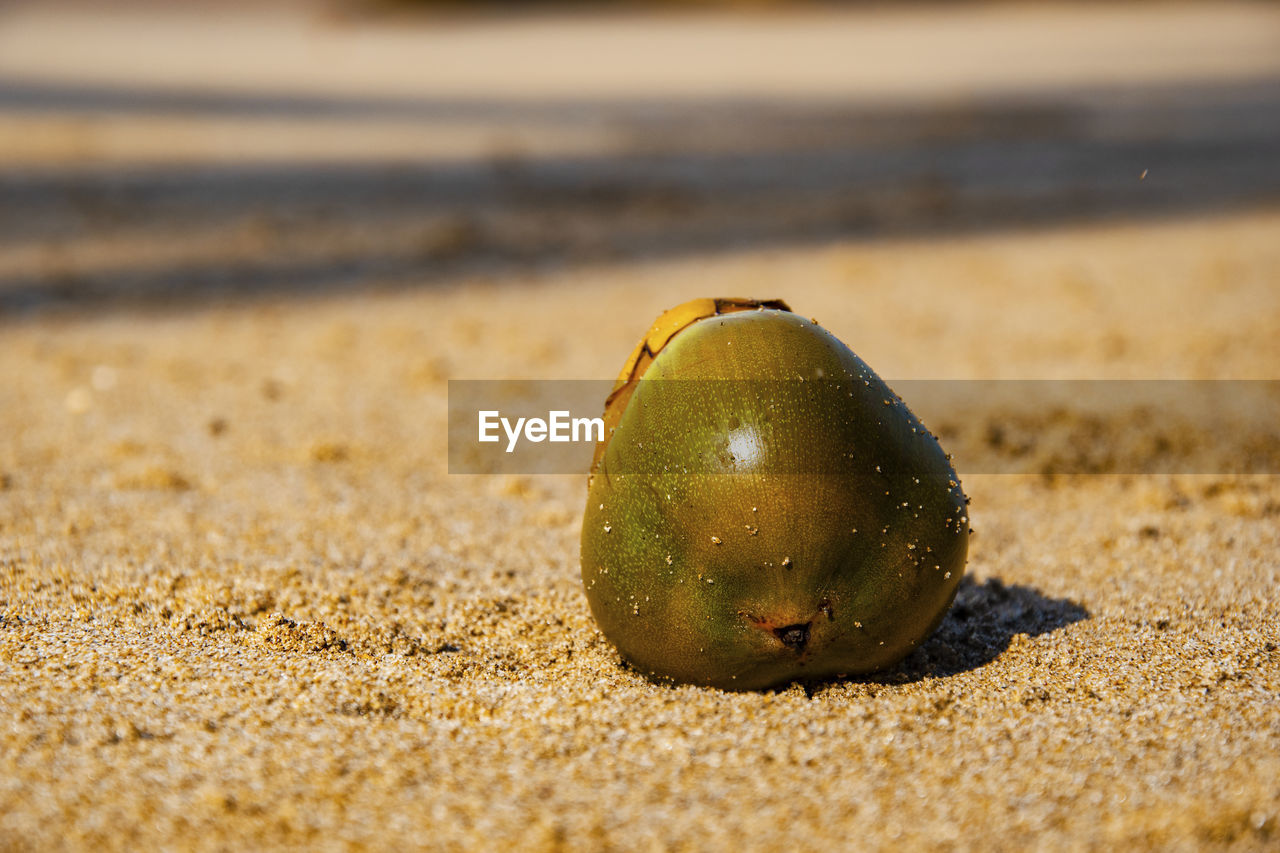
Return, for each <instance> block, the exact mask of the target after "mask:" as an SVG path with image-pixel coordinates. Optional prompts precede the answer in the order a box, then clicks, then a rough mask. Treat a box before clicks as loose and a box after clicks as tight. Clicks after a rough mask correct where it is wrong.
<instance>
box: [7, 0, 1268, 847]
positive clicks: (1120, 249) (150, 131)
mask: <svg viewBox="0 0 1280 853" xmlns="http://www.w3.org/2000/svg"><path fill="white" fill-rule="evenodd" d="M1277 48H1280V9H1278V8H1277V7H1275V6H1271V5H1265V4H1259V5H1251V4H1225V3H1224V4H1177V5H1164V4H1145V3H1144V4H1138V5H1133V6H1129V5H1105V6H1104V5H1084V6H1068V5H1055V6H1046V7H1030V6H1025V7H1024V6H1017V5H992V6H977V7H972V6H966V5H960V6H948V7H912V8H909V9H902V10H896V11H895V10H890V9H885V8H883V7H877V8H874V9H851V10H847V11H832V10H814V9H805V10H795V11H787V12H783V11H771V12H768V13H755V14H744V13H739V14H732V15H725V14H713V13H708V12H695V13H682V14H664V15H657V14H654V13H640V12H628V13H625V14H615V15H611V16H608V17H600V16H596V17H583V16H581V15H568V14H565V13H551V14H548V15H524V16H520V17H516V18H510V17H502V16H485V17H481V18H473V17H468V16H465V15H462V16H449V17H446V18H426V19H412V18H405V17H400V16H393V17H377V16H375V17H369V18H365V17H355V18H351V17H340V16H334V15H333V14H331V13H330V12H327V11H324V10H316V9H313V8H311V7H309V6H306V5H281V6H278V7H277V6H270V7H268V8H267V9H265V10H261V9H259V10H253V9H246V8H227V9H220V10H218V9H214V10H210V9H202V10H196V9H186V10H185V11H184V10H164V9H161V8H149V9H138V10H132V11H130V10H118V11H113V12H112V13H110V14H106V13H103V12H99V11H94V10H91V9H88V8H86V7H79V8H77V7H69V6H52V7H51V6H40V5H30V4H18V5H14V6H10V7H5V8H2V9H0V376H3V381H0V721H3V723H2V725H0V847H5V848H13V849H28V848H29V849H47V848H51V847H58V846H66V847H73V848H83V847H89V846H99V847H101V846H106V847H111V848H123V847H155V846H164V847H171V848H177V849H183V848H193V849H206V848H211V849H221V848H226V847H232V846H238V847H261V846H277V845H279V846H286V845H287V846H297V847H302V846H306V847H326V848H327V847H342V846H364V847H379V848H385V847H393V846H408V845H417V846H429V847H440V848H445V849H461V848H475V849H506V848H509V847H519V848H521V849H555V848H563V847H574V848H586V849H672V848H674V849H723V848H726V847H729V846H734V847H742V848H747V849H767V848H771V849H778V848H783V847H796V846H799V847H805V848H817V849H827V848H834V849H840V848H843V847H847V846H852V845H858V846H862V847H870V848H890V847H892V848H903V847H920V848H927V849H941V848H968V849H1000V848H1025V847H1027V846H1031V845H1035V846H1041V847H1051V848H1073V849H1074V848H1083V847H1102V846H1116V845H1122V844H1123V845H1126V846H1136V847H1144V848H1160V849H1171V848H1197V849H1198V848H1202V847H1213V848H1218V847H1233V848H1241V849H1250V848H1262V847H1265V846H1267V845H1268V844H1272V845H1273V844H1275V842H1276V839H1277V837H1280V788H1277V786H1276V784H1275V781H1274V780H1276V779H1277V778H1280V698H1278V697H1280V692H1278V691H1280V652H1278V651H1277V644H1280V628H1277V616H1278V615H1280V613H1278V608H1277V602H1276V589H1277V582H1278V580H1280V567H1278V565H1277V559H1276V554H1277V546H1278V545H1280V525H1277V519H1278V518H1280V484H1278V483H1277V482H1276V479H1275V478H1274V477H1267V476H1252V477H1250V476H1216V475H1211V474H1204V475H1196V476H1191V475H1184V476H1163V475H1162V476H1134V475H1121V474H1106V473H1104V474H1100V475H1091V476H1062V475H1059V476H1051V475H1050V476H1018V477H1014V476H974V477H968V478H966V480H965V487H966V490H967V491H968V493H969V494H970V495H971V497H972V498H973V504H972V513H973V519H974V527H975V529H976V531H977V535H976V537H975V539H974V540H973V544H972V550H971V557H970V563H969V575H970V578H971V580H970V581H969V582H967V583H966V586H965V587H964V588H963V589H962V592H961V595H960V599H959V601H958V604H957V606H956V607H955V608H954V609H953V611H952V613H951V615H950V616H949V617H948V619H947V621H946V622H945V623H944V625H943V627H942V629H941V630H940V632H939V634H938V635H937V636H936V637H935V638H934V639H932V640H931V641H929V642H928V643H927V644H926V645H925V646H924V647H923V648H922V649H920V650H919V651H917V652H916V653H915V654H914V655H913V656H912V657H911V658H910V659H909V660H908V661H907V662H906V663H905V664H903V665H902V666H901V667H899V668H898V669H896V670H894V671H892V672H890V673H886V674H885V675H884V676H883V677H880V678H876V679H870V680H866V681H851V682H845V681H842V682H834V683H829V684H820V685H808V686H793V687H791V688H789V689H786V690H782V691H777V692H770V693H748V694H741V695H738V694H725V693H720V692H717V691H710V690H701V689H695V688H688V687H682V688H668V687H660V686H655V685H652V684H650V683H648V682H646V681H645V680H643V679H642V678H640V677H639V676H638V675H636V674H635V673H633V672H631V671H629V670H628V669H627V668H626V667H624V666H623V665H622V664H621V663H620V661H619V659H618V657H617V655H616V653H615V652H614V651H613V649H612V647H611V646H610V645H609V644H608V643H607V641H605V640H604V639H603V637H602V636H601V635H600V633H599V632H598V630H597V629H596V627H595V625H594V623H593V622H592V620H591V617H590V614H589V612H588V610H587V607H586V602H585V600H584V598H583V596H582V594H581V592H580V585H579V581H578V567H577V535H578V527H577V525H578V523H579V519H580V514H581V508H582V507H581V504H582V501H583V498H584V489H585V476H582V477H508V478H486V477H457V476H454V477H450V476H449V475H448V474H447V473H446V467H445V447H444V437H445V415H446V402H447V388H446V380H447V379H448V378H457V377H466V378H498V377H512V376H516V377H538V378H610V377H611V376H612V375H613V374H614V373H615V372H616V370H617V369H618V367H619V366H620V364H621V363H622V361H623V359H624V358H625V357H626V355H627V354H628V353H629V352H630V350H631V347H632V346H633V345H634V343H635V341H636V339H637V338H638V336H639V335H640V334H641V333H642V332H643V330H644V329H645V328H646V327H647V324H648V323H649V321H650V320H651V318H652V317H653V316H656V314H657V313H659V312H660V311H661V310H663V309H664V308H667V307H670V306H672V305H674V304H677V303H679V302H681V301H684V300H686V299H688V298H691V297H695V296H705V295H753V296H760V297H783V298H785V299H787V300H788V301H789V302H790V304H791V305H792V306H793V307H794V308H795V309H796V310H797V311H799V312H801V313H803V314H805V315H810V316H814V317H816V318H818V319H819V320H820V321H821V322H822V324H823V325H824V326H825V327H826V328H828V329H830V330H831V331H832V332H834V333H835V334H836V335H837V336H839V337H840V338H842V339H843V340H845V341H846V342H847V343H848V344H849V345H850V346H851V347H852V348H853V349H854V350H855V351H856V352H858V354H859V355H860V356H862V357H863V358H864V359H865V360H866V361H867V362H868V363H870V364H871V365H872V366H873V367H874V368H875V369H876V370H877V371H878V372H880V374H881V375H883V376H885V377H886V378H888V379H890V380H891V381H892V380H893V379H895V378H897V379H903V378H1129V379H1133V378H1139V379H1146V378H1200V379H1222V378H1236V379H1240V378H1255V379H1276V378H1278V377H1277V376H1276V365H1277V364H1280V240H1277V234H1280V159H1277V158H1276V156H1275V154H1276V140H1277V138H1280V137H1278V136H1277V132H1278V131H1280V86H1277V80H1278V78H1280V49H1277ZM1144 172H1145V173H1146V176H1145V177H1142V175H1143V173H1144ZM907 402H908V403H910V400H908V401H907ZM1098 440H1100V441H1106V440H1107V436H1105V435H1104V436H1100V437H1099V439H1098ZM959 463H960V464H961V467H963V460H959Z"/></svg>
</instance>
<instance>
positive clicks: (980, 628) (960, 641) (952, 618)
mask: <svg viewBox="0 0 1280 853" xmlns="http://www.w3.org/2000/svg"><path fill="white" fill-rule="evenodd" d="M1088 618H1089V611H1088V610H1086V609H1085V608H1084V607H1083V606H1081V605H1080V604H1077V603H1076V602H1074V601H1071V600H1069V599H1065V598H1049V597H1048V596H1045V595H1042V594H1040V593H1039V592H1038V591H1037V590H1036V589H1034V588H1033V587H1029V586H1021V585H1018V584H1013V585H1006V584H1005V583H1004V582H1003V581H1001V580H1000V579H999V578H989V579H987V580H986V581H983V582H982V583H976V582H975V581H973V579H971V578H968V577H966V578H964V579H963V580H962V581H961V582H960V589H959V591H958V592H957V593H956V600H955V603H954V604H952V605H951V610H950V611H948V613H947V616H946V618H945V619H944V620H943V621H942V625H941V626H939V627H938V630H937V631H935V632H934V634H933V636H932V637H930V638H929V639H928V640H926V641H925V642H924V644H923V645H921V646H920V647H919V648H918V649H916V650H915V651H914V652H912V653H911V654H910V655H909V656H908V657H907V659H906V660H904V661H903V662H902V663H900V664H898V665H897V666H896V667H894V668H893V669H891V670H888V671H887V672H883V673H880V674H878V675H876V676H872V677H869V678H867V679H866V680H867V681H871V682H875V683H880V684H903V683H906V682H911V681H920V680H922V679H924V678H945V677H947V676H951V675H959V674H960V673H963V672H969V671H971V670H975V669H978V668H979V667H982V666H985V665H986V664H988V663H990V662H991V661H993V660H995V659H996V658H997V657H999V656H1000V655H1001V654H1003V653H1004V651H1005V649H1007V648H1008V647H1009V643H1010V641H1011V640H1012V639H1013V638H1014V636H1016V635H1018V634H1026V635H1027V636H1029V637H1038V636H1040V635H1041V634H1047V633H1049V632H1051V631H1056V630H1057V629H1059V628H1064V627H1066V626H1067V625H1071V624H1073V623H1076V622H1080V621H1082V620H1084V619H1088Z"/></svg>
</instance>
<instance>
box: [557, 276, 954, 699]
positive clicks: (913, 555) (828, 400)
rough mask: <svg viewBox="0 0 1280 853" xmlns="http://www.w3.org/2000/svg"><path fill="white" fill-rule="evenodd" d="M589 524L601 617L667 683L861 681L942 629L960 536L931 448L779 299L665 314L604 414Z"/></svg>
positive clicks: (586, 558)
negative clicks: (842, 678)
mask: <svg viewBox="0 0 1280 853" xmlns="http://www.w3.org/2000/svg"><path fill="white" fill-rule="evenodd" d="M605 421H606V425H607V432H606V435H605V438H604V440H603V441H601V442H600V443H599V445H598V446H597V448H596V458H595V461H594V463H593V466H592V474H591V478H590V483H589V486H588V495H587V508H586V513H585V515H584V517H583V524H582V580H583V585H584V588H585V590H586V595H587V599H588V601H589V602H590V605H591V612H592V613H593V615H594V616H595V618H596V621H597V622H598V623H599V625H600V628H601V629H602V630H603V631H604V634H605V636H607V637H608V638H609V639H610V640H611V641H612V642H613V643H614V644H615V645H616V646H617V648H618V651H619V652H620V653H621V654H622V656H623V657H624V658H625V659H626V660H627V661H628V662H630V663H631V664H632V665H633V666H634V667H635V668H636V669H638V670H639V671H640V672H642V673H644V674H646V675H648V676H650V677H652V678H654V679H658V680H665V681H672V682H683V683H692V684H699V685H707V686H714V687H720V688H725V689H756V688H765V687H771V686H775V685H780V684H785V683H787V682H789V681H793V680H798V679H805V680H809V679H822V678H829V677H833V676H838V675H852V674H860V673H869V672H873V671H875V670H880V669H884V668H886V667H889V666H891V665H893V664H894V663H896V662H898V661H900V660H901V659H902V658H903V657H904V656H906V655H907V654H908V653H909V652H910V651H911V650H912V649H913V648H915V647H916V646H917V645H918V644H919V643H920V642H921V641H923V640H924V639H925V638H926V637H928V636H929V634H930V633H932V632H933V630H934V629H935V628H936V627H937V625H938V623H939V622H941V620H942V617H943V616H944V614H945V613H946V610H947V608H948V607H949V606H950V603H951V601H952V599H953V598H954V597H955V593H956V589H957V586H958V585H959V583H960V578H961V575H962V574H963V572H964V564H965V556H966V552H967V549H968V537H969V524H968V511H967V508H966V503H967V501H966V499H965V496H964V493H963V491H962V490H961V487H960V483H959V479H958V478H957V476H956V474H955V471H954V470H953V468H952V466H951V463H950V461H949V460H948V458H947V455H946V454H945V453H944V452H943V450H942V448H941V447H940V446H939V445H938V442H937V439H936V438H935V437H934V436H933V435H932V434H931V433H930V432H929V431H928V430H927V429H925V427H924V426H923V425H922V424H921V423H920V421H919V420H918V419H917V418H916V417H915V416H914V415H913V414H912V413H911V411H910V410H909V409H908V408H907V406H906V405H905V404H904V403H903V402H902V401H901V400H900V399H899V398H898V397H897V395H895V394H894V393H893V391H891V390H890V389H889V388H888V386H887V385H885V383H884V382H883V381H882V380H881V379H880V378H879V377H878V376H876V374H875V373H874V372H873V371H872V370H871V368H870V367H868V366H867V365H866V364H865V363H864V362H863V361H862V360H861V359H859V358H858V357H857V356H856V355H854V353H853V352H852V351H851V350H850V349H849V348H848V347H847V346H845V345H844V344H843V343H841V342H840V341H839V340H838V339H837V338H835V337H834V336H833V335H831V334H830V333H829V332H827V331H826V330H824V329H822V328H821V327H820V326H819V325H818V324H817V323H816V322H814V321H812V320H807V319H805V318H803V317H801V316H799V315H797V314H794V313H792V312H791V311H790V310H789V309H788V308H787V306H786V305H785V303H782V302H780V301H771V302H759V301H755V300H745V299H718V300H711V299H703V300H697V301H695V302H691V303H687V304H686V305H683V306H681V307H680V308H677V309H674V310H672V311H669V312H667V313H666V314H664V315H663V316H662V317H660V318H659V319H658V321H657V322H656V323H655V324H654V327H653V328H652V329H651V330H650V332H649V334H648V335H647V336H646V337H645V339H644V340H642V341H641V342H640V344H639V346H637V347H636V350H635V352H634V353H633V354H632V357H631V359H629V360H628V362H627V365H626V366H625V367H624V368H623V372H622V376H620V377H619V380H618V384H617V385H616V386H615V389H614V393H613V394H612V395H611V396H610V398H609V401H608V403H607V405H606V411H605Z"/></svg>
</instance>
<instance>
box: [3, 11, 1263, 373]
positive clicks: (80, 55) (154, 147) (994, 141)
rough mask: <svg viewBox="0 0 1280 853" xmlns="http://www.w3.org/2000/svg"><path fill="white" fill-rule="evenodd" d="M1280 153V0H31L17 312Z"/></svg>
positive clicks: (956, 207)
mask: <svg viewBox="0 0 1280 853" xmlns="http://www.w3.org/2000/svg"><path fill="white" fill-rule="evenodd" d="M676 7H678V8H676ZM1278 154H1280V7H1277V6H1276V5H1274V4H1252V3H1230V2H1220V3H1149V2H1148V3H1105V4H1102V3H1096V4H1095V3H1082V4H1070V3H1059V4H1052V5H1041V4H1032V3H985V4H984V3H963V2H953V3H935V4H923V3H921V4H916V3H906V4H861V3H852V4H827V5H810V4H789V3H784V2H741V3H676V2H667V3H641V2H608V3H606V2H599V3H582V4H578V5H577V6H572V7H564V6H556V5H550V4H541V3H508V4H491V3H468V2H462V0H457V1H456V2H443V0H442V1H441V2H428V0H420V2H412V0H402V1H401V0H371V2H368V3H362V2H359V0H345V2H307V0H276V2H264V3H252V4H251V3H239V4H236V3H228V4H221V3H211V2H210V3H181V4H162V3H151V4H142V5H127V4H112V7H111V9H110V10H109V11H107V10H105V9H103V8H102V7H100V6H97V5H94V4H88V3H85V4H74V3H60V2H52V3H51V2H10V3H7V4H4V5H0V317H2V318H5V319H12V318H21V317H24V316H30V314H31V312H42V311H47V310H59V311H65V310H70V311H81V312H82V311H97V310H99V309H102V308H105V307H122V306H135V307H136V306H138V305H175V304H180V305H187V306H190V305H199V304H203V303H208V302H210V301H214V302H216V301H219V300H226V299H238V300H243V299H246V298H272V297H278V296H281V295H285V294H287V295H289V296H291V297H295V296H313V295H317V294H323V293H332V292H335V291H337V292H346V291H350V290H365V289H370V288H374V289H379V288H380V289H386V288H393V289H394V288H406V287H408V288H420V287H424V286H429V285H432V284H439V283H441V282H448V281H450V280H455V279H456V278H457V277H458V276H459V275H475V274H481V275H499V276H502V275H507V274H510V273H512V272H513V271H514V272H522V271H528V270H531V269H533V270H545V269H552V268H557V266H559V265H565V264H580V263H597V262H605V263H616V262H632V261H635V262H646V261H651V260H654V259H663V258H672V257H685V256H691V255H699V256H700V255H705V254H708V253H725V252H733V251H735V250H739V249H744V248H747V249H752V250H758V249H761V248H765V247H787V246H795V245H824V244H828V243H831V242H833V241H841V240H849V239H855V240H863V239H876V238H882V237H886V236H889V237H899V236H913V235H921V234H937V233H944V234H947V233H954V232H966V233H967V232H973V231H985V230H992V229H1010V228H1013V229H1021V228H1026V227H1028V226H1037V227H1040V226H1056V225H1062V224H1068V223H1079V222H1092V221H1099V220H1116V219H1152V218H1159V219H1168V218H1178V217H1182V218H1186V217H1188V216H1196V215H1201V214H1206V213H1213V212H1221V211H1224V210H1233V209H1240V208H1244V207H1249V206H1258V205H1260V204H1267V203H1272V202H1275V201H1277V200H1278V199H1280V156H1278ZM699 295H700V294H699ZM607 372H611V369H610V371H606V373H607Z"/></svg>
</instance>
